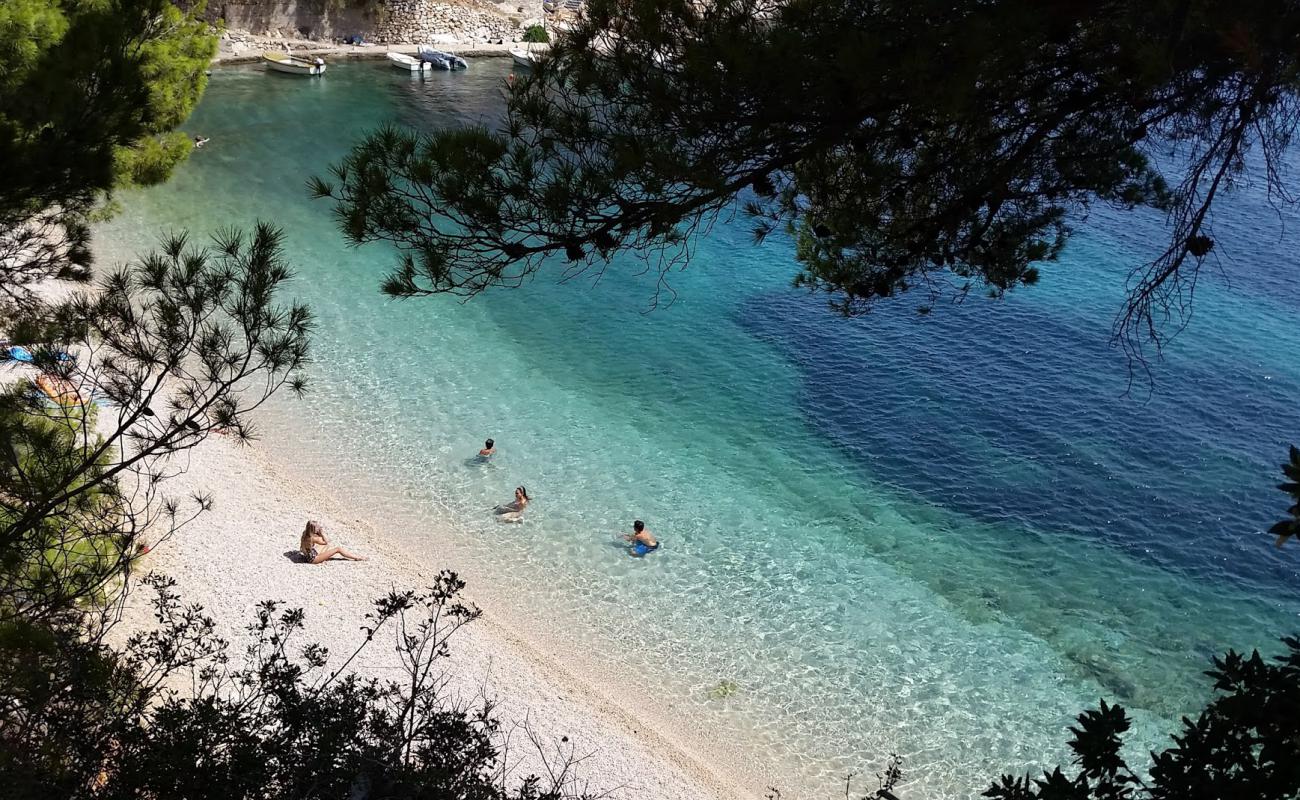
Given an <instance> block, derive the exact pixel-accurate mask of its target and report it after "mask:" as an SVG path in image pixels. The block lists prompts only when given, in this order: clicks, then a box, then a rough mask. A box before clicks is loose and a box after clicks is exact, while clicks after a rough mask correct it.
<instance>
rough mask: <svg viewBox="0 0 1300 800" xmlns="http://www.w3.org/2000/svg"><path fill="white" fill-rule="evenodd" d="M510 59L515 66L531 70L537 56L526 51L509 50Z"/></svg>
mask: <svg viewBox="0 0 1300 800" xmlns="http://www.w3.org/2000/svg"><path fill="white" fill-rule="evenodd" d="M510 58H511V59H513V60H514V62H515V63H516V64H517V65H519V66H521V67H524V68H526V69H532V68H533V64H535V63H537V56H535V55H533V54H532V53H529V52H528V51H526V50H511V51H510Z"/></svg>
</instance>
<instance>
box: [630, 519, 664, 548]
mask: <svg viewBox="0 0 1300 800" xmlns="http://www.w3.org/2000/svg"><path fill="white" fill-rule="evenodd" d="M623 538H624V539H626V540H627V541H628V542H629V543H631V545H632V555H634V556H643V555H645V554H646V553H653V552H654V551H656V550H658V549H659V540H658V539H656V538H655V535H654V534H653V533H651V532H650V531H649V530H647V529H646V526H645V523H644V522H642V521H641V520H639V519H638V520H636V521H634V522H633V523H632V532H631V533H625V534H623Z"/></svg>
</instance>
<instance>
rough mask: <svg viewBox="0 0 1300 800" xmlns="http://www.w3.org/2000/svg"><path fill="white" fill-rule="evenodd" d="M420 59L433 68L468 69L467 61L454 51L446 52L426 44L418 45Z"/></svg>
mask: <svg viewBox="0 0 1300 800" xmlns="http://www.w3.org/2000/svg"><path fill="white" fill-rule="evenodd" d="M420 60H421V61H423V62H425V63H426V64H428V65H429V66H431V67H433V68H434V69H446V70H457V69H469V62H467V61H466V60H465V59H463V58H461V57H460V56H458V55H456V54H455V53H448V52H446V51H444V50H434V49H433V48H432V47H430V46H428V45H427V44H422V45H420Z"/></svg>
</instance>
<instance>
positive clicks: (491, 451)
mask: <svg viewBox="0 0 1300 800" xmlns="http://www.w3.org/2000/svg"><path fill="white" fill-rule="evenodd" d="M496 454H497V443H496V442H494V441H492V440H491V439H488V440H487V441H486V442H484V443H483V449H482V450H480V451H478V457H479V458H491V457H492V456H494V455H496Z"/></svg>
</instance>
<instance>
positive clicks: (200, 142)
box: [194, 136, 210, 150]
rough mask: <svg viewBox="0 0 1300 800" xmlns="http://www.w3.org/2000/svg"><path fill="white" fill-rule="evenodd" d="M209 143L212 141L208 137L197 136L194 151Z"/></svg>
mask: <svg viewBox="0 0 1300 800" xmlns="http://www.w3.org/2000/svg"><path fill="white" fill-rule="evenodd" d="M209 141H210V140H209V139H208V137H206V136H195V137H194V149H195V150H198V149H199V148H200V147H202V146H203V145H205V144H207V143H208V142H209Z"/></svg>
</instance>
